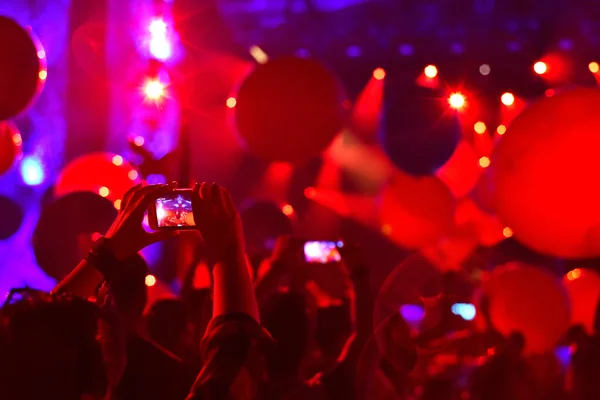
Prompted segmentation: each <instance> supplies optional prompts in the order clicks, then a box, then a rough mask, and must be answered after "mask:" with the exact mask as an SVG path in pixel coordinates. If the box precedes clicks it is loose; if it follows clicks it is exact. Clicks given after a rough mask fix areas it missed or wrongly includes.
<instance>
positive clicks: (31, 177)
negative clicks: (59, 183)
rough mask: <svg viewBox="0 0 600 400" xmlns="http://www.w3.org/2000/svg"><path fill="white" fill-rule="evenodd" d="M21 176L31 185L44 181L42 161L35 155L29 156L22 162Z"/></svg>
mask: <svg viewBox="0 0 600 400" xmlns="http://www.w3.org/2000/svg"><path fill="white" fill-rule="evenodd" d="M20 169H21V177H22V178H23V182H25V184H27V185H29V186H37V185H39V184H40V183H42V182H43V181H44V169H43V168H42V163H41V162H40V160H39V159H38V158H37V157H35V156H27V157H25V158H24V159H23V161H22V162H21V168H20Z"/></svg>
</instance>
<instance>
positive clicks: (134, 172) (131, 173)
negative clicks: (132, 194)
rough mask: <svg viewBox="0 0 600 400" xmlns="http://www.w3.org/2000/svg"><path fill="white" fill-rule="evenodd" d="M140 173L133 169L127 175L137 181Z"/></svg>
mask: <svg viewBox="0 0 600 400" xmlns="http://www.w3.org/2000/svg"><path fill="white" fill-rule="evenodd" d="M138 175H139V174H138V172H137V171H136V170H135V169H132V170H130V171H129V172H128V173H127V177H128V178H129V179H131V180H132V181H135V180H136V179H137V178H138Z"/></svg>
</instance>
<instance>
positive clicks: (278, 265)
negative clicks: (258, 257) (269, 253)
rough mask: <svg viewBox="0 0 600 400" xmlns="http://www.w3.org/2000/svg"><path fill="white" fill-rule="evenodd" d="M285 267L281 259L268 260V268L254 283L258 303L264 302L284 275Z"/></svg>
mask: <svg viewBox="0 0 600 400" xmlns="http://www.w3.org/2000/svg"><path fill="white" fill-rule="evenodd" d="M285 273H286V269H285V266H284V265H283V262H282V261H269V269H268V270H267V272H266V273H265V274H264V275H263V276H261V277H260V278H259V279H258V280H257V281H256V283H255V285H254V293H255V294H256V300H257V301H258V303H259V304H262V303H264V302H265V301H266V300H267V299H268V298H269V296H271V295H272V294H273V293H275V291H276V290H277V288H278V287H279V285H280V284H281V282H282V280H283V277H284V276H285Z"/></svg>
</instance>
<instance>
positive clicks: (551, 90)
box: [545, 89, 556, 97]
mask: <svg viewBox="0 0 600 400" xmlns="http://www.w3.org/2000/svg"><path fill="white" fill-rule="evenodd" d="M545 94H546V97H552V96H554V95H555V94H556V90H554V89H548V90H546V92H545Z"/></svg>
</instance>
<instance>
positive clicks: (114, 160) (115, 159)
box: [112, 155, 123, 167]
mask: <svg viewBox="0 0 600 400" xmlns="http://www.w3.org/2000/svg"><path fill="white" fill-rule="evenodd" d="M112 163H113V164H115V165H116V166H117V167H119V166H121V165H123V157H121V156H119V155H116V156H114V157H113V158H112Z"/></svg>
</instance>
